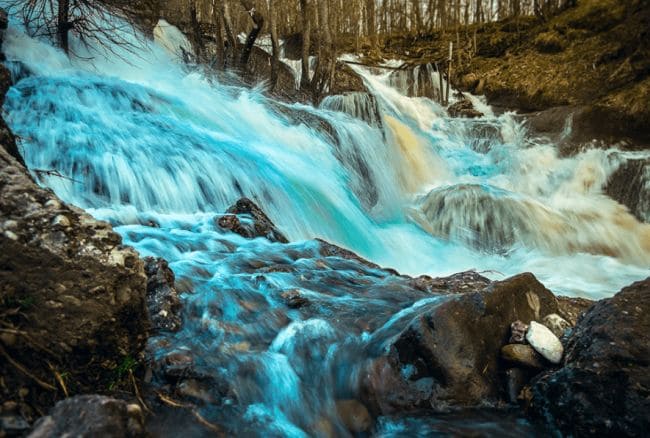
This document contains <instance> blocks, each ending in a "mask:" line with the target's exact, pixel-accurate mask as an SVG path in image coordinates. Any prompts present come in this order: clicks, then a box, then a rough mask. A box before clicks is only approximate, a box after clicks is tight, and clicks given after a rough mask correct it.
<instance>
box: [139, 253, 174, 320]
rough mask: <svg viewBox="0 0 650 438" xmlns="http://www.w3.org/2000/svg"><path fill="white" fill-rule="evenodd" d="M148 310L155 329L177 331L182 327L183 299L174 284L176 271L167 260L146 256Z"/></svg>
mask: <svg viewBox="0 0 650 438" xmlns="http://www.w3.org/2000/svg"><path fill="white" fill-rule="evenodd" d="M144 271H145V273H146V275H147V310H148V312H149V316H150V318H151V325H152V328H153V329H154V330H166V331H170V332H175V331H177V330H178V329H180V327H181V322H182V321H181V316H180V311H181V301H180V298H179V296H178V291H177V290H176V287H175V285H174V279H175V276H174V272H173V271H172V270H171V269H169V264H168V263H167V260H165V259H163V258H160V257H158V258H154V257H146V258H145V259H144Z"/></svg>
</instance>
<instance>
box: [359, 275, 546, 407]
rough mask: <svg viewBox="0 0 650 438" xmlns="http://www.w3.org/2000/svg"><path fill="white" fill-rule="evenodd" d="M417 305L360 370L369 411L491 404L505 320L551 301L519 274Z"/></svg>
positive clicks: (498, 381) (540, 312)
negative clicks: (379, 352)
mask: <svg viewBox="0 0 650 438" xmlns="http://www.w3.org/2000/svg"><path fill="white" fill-rule="evenodd" d="M422 309H423V310H422V312H420V313H418V314H417V315H416V316H415V317H414V318H413V319H412V321H411V323H410V324H409V325H408V326H407V327H406V329H404V330H403V331H402V332H401V333H399V334H398V335H397V336H395V337H394V339H393V340H392V341H391V342H390V345H389V347H388V352H387V353H386V354H384V355H383V356H381V357H379V358H378V359H377V360H376V361H374V362H373V363H372V364H371V365H370V366H369V368H368V370H367V373H366V379H365V382H364V392H365V394H366V402H367V403H366V404H367V405H368V406H372V407H373V408H374V410H375V411H378V412H380V413H384V414H387V413H391V412H400V411H413V410H419V409H430V410H445V409H447V408H448V407H451V406H454V407H470V406H477V405H485V404H496V403H497V402H498V401H499V400H501V399H502V397H503V395H504V394H503V393H502V392H503V388H504V387H505V384H504V381H503V378H502V377H501V371H503V370H502V367H501V365H500V361H499V357H500V351H501V347H502V346H503V345H504V344H506V343H507V341H508V338H509V336H510V323H511V322H512V321H515V320H521V321H525V322H527V323H528V322H530V321H531V320H535V319H540V318H541V317H542V316H544V315H546V314H548V313H556V312H557V303H556V300H555V296H554V295H553V294H552V293H551V292H550V291H549V290H547V289H546V288H545V287H544V286H543V285H542V284H541V283H540V282H539V281H537V279H536V278H535V277H534V276H533V275H532V274H520V275H517V276H515V277H511V278H509V279H507V280H504V281H500V282H494V283H492V284H490V285H489V286H488V287H487V288H485V289H484V290H482V291H480V292H471V293H465V294H459V295H452V296H443V297H441V298H440V300H439V301H438V302H437V303H434V304H432V305H429V306H423V307H422Z"/></svg>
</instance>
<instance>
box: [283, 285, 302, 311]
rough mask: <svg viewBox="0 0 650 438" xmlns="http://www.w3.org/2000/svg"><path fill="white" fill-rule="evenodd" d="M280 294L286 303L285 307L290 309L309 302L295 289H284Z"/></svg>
mask: <svg viewBox="0 0 650 438" xmlns="http://www.w3.org/2000/svg"><path fill="white" fill-rule="evenodd" d="M280 296H281V297H282V299H283V300H284V302H285V303H286V304H287V307H289V308H291V309H298V308H300V307H303V306H306V305H307V304H309V300H308V299H307V298H305V297H304V296H303V295H302V294H301V293H300V291H298V290H296V289H290V290H287V291H284V292H282V294H281V295H280Z"/></svg>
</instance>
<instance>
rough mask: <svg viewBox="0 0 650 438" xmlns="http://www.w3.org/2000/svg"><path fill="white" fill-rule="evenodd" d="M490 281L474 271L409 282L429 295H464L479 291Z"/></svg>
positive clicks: (417, 278) (414, 279) (421, 278)
mask: <svg viewBox="0 0 650 438" xmlns="http://www.w3.org/2000/svg"><path fill="white" fill-rule="evenodd" d="M491 282H492V281H491V280H490V279H489V278H487V277H483V276H482V275H481V274H479V273H478V272H476V271H465V272H458V273H456V274H452V275H450V276H448V277H437V278H431V277H429V276H428V275H420V276H419V277H416V278H413V279H411V281H410V282H409V283H410V285H411V286H413V287H414V288H416V289H418V290H421V291H426V292H430V293H447V294H449V293H454V294H455V293H464V292H471V291H475V290H481V289H483V288H484V287H486V286H487V285H489V284H490V283H491Z"/></svg>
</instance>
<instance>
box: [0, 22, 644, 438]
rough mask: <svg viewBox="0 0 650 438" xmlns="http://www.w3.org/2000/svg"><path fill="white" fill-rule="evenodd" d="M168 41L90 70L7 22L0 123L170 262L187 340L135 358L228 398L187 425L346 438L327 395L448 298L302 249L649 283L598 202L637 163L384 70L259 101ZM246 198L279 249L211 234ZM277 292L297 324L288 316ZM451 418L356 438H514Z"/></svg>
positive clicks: (77, 198)
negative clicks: (456, 101) (322, 430)
mask: <svg viewBox="0 0 650 438" xmlns="http://www.w3.org/2000/svg"><path fill="white" fill-rule="evenodd" d="M166 33H167V34H168V35H172V37H170V38H175V39H178V38H180V36H179V35H178V34H176V33H172V34H170V31H169V29H167V31H166ZM164 34H165V32H163V31H159V32H158V37H159V38H164ZM170 41H171V42H170V44H169V45H168V47H167V49H165V47H163V46H159V45H157V44H155V43H143V42H138V41H135V40H134V44H135V48H134V49H133V50H131V51H129V50H125V49H124V48H120V47H114V48H113V50H114V52H117V54H118V55H119V56H116V55H114V54H110V55H105V56H103V55H102V54H101V49H98V50H95V51H90V52H88V49H87V48H84V47H82V46H79V45H77V46H76V47H75V46H74V44H76V43H75V41H74V40H73V41H72V44H73V47H74V48H75V51H76V53H78V54H81V55H84V54H88V55H91V56H92V58H93V59H85V57H80V58H76V59H74V60H72V61H70V60H69V59H68V58H66V57H65V56H64V55H62V54H61V53H60V52H59V51H57V50H56V49H54V48H53V47H51V46H50V45H48V44H47V43H46V42H42V41H37V40H34V39H31V38H29V37H27V36H26V35H25V34H24V33H23V32H22V31H21V30H19V29H18V27H17V26H14V25H12V26H11V27H10V29H9V30H8V33H7V35H6V41H5V45H4V50H5V53H6V55H7V59H8V62H7V64H8V66H9V67H10V68H11V69H12V71H13V72H14V74H15V78H16V80H17V83H16V84H15V85H14V87H13V88H12V89H11V90H10V91H9V93H8V94H7V97H6V101H5V105H4V111H5V117H6V119H7V121H8V123H9V124H10V126H11V128H12V129H13V130H14V132H15V133H16V135H18V136H19V137H20V139H21V141H20V146H19V147H20V149H21V152H22V154H23V155H24V157H25V160H26V162H27V164H28V166H29V167H30V169H32V170H34V171H36V170H39V169H41V170H56V171H58V172H60V174H61V175H64V176H65V178H62V177H57V176H53V175H50V176H44V175H43V174H42V173H40V174H38V175H40V176H39V178H41V179H40V181H41V183H42V184H44V185H46V186H48V187H51V188H52V189H53V190H54V191H55V192H56V193H57V195H58V196H60V197H61V198H62V199H63V200H65V201H66V202H69V203H72V204H75V205H78V206H80V207H82V208H84V209H86V210H88V211H89V212H90V213H91V214H93V215H94V216H96V217H98V218H101V219H105V220H109V221H110V222H112V223H113V225H114V226H115V227H116V230H117V231H118V232H119V233H120V234H121V235H122V236H123V238H124V241H125V243H126V244H129V245H132V246H134V247H135V248H136V249H137V250H138V251H139V252H140V253H141V255H142V256H148V255H153V256H160V257H164V258H166V259H167V260H168V261H169V262H170V266H171V267H172V269H173V270H174V272H175V273H176V278H177V283H178V287H179V289H180V290H181V291H183V292H185V294H184V302H185V321H186V324H185V327H184V329H183V330H182V331H181V332H180V333H178V334H175V335H166V336H167V337H166V338H165V339H164V342H163V341H161V340H160V339H157V340H154V341H152V345H151V346H150V349H151V350H152V351H153V354H163V352H164V351H172V350H174V351H191V352H192V355H193V356H194V358H195V359H194V360H195V362H196V364H197V367H199V368H201V369H202V370H203V372H204V373H206V374H207V375H210V376H212V378H213V379H214V380H219V381H222V382H223V381H225V382H228V385H226V386H228V388H226V389H223V388H221V389H219V390H217V389H214V388H213V391H214V394H212V397H213V398H214V399H217V398H218V399H219V400H218V402H217V401H214V402H212V405H214V406H217V405H218V406H219V409H216V410H209V409H208V408H206V409H208V411H207V412H208V413H206V412H204V415H206V416H209V415H212V417H211V418H213V419H214V420H215V421H218V422H219V423H220V424H225V425H227V426H228V427H229V428H230V430H231V431H234V432H237V433H241V434H246V433H250V434H253V435H256V434H261V435H266V436H268V435H278V436H304V435H308V434H313V433H315V431H317V430H318V428H319V427H320V426H318V425H322V424H324V423H323V421H325V420H326V421H327V422H328V423H327V424H330V426H328V427H331V428H333V429H332V431H334V432H336V433H345V432H344V428H343V426H342V425H341V420H340V418H339V414H338V413H337V411H336V408H335V400H338V399H347V398H355V397H356V396H357V392H358V390H359V382H358V375H359V370H360V369H361V368H362V366H363V365H364V363H365V361H366V360H367V358H368V356H369V355H370V353H371V351H373V349H377V348H383V347H382V346H384V345H385V342H386V341H387V339H389V338H390V337H391V336H393V335H394V334H395V333H396V332H397V331H398V330H399V329H400V328H401V327H404V325H405V324H406V323H407V322H408V321H409V317H410V318H412V317H413V315H414V314H415V312H417V311H419V309H423V308H426V307H427V306H429V307H430V306H435V305H436V304H437V302H438V300H440V299H444V297H443V298H438V297H435V298H432V297H431V296H428V295H426V294H424V293H422V294H414V293H412V292H409V293H406V292H405V293H398V291H399V290H400V289H399V288H400V285H399V284H397V283H395V281H396V280H394V279H391V278H392V277H390V276H386V274H385V273H382V272H380V271H377V270H376V269H374V268H370V267H368V268H367V269H366V268H363V270H359V268H358V266H356V265H355V267H354V268H353V267H352V265H350V263H352V262H345V261H340V260H339V261H335V260H334V261H333V260H330V259H328V261H327V262H322V261H320V262H319V261H318V257H317V252H318V248H317V244H316V243H315V242H314V241H313V240H310V239H313V238H315V237H320V238H323V239H325V240H328V241H331V242H333V243H336V244H339V245H341V246H344V247H346V248H349V249H351V250H353V251H355V252H357V253H358V254H360V255H362V256H364V257H366V258H368V259H369V260H371V261H373V262H375V263H378V264H380V265H382V266H389V267H392V268H395V269H397V270H398V271H400V272H402V273H406V274H413V275H419V274H429V275H432V276H437V275H446V274H451V273H454V272H458V271H463V270H468V269H476V270H478V271H484V272H485V275H487V276H488V277H490V278H493V279H501V278H504V276H508V275H512V274H515V273H519V272H522V271H531V272H533V273H535V275H536V276H537V277H538V278H539V279H540V280H541V281H542V282H543V283H544V284H545V285H546V286H547V287H549V288H550V289H551V290H553V291H554V292H556V293H561V294H569V295H578V296H585V297H589V298H593V299H597V298H601V297H604V296H608V295H611V294H612V293H614V292H615V291H617V290H618V289H620V287H622V286H624V285H626V284H629V283H631V282H632V281H635V280H638V279H641V278H644V277H646V276H647V275H648V273H649V271H648V266H650V226H649V225H647V224H643V223H639V222H638V221H636V220H635V219H634V218H633V217H632V216H631V215H630V214H629V213H628V212H627V210H626V209H625V208H624V207H622V206H621V205H619V204H617V203H615V202H614V201H612V200H611V199H609V198H608V197H606V196H605V195H603V193H602V186H603V184H604V183H605V182H606V180H607V177H608V176H609V175H610V174H611V173H612V172H613V171H615V170H616V168H617V166H619V165H620V164H621V163H623V162H624V161H625V160H627V159H633V158H638V157H639V156H640V154H641V153H637V154H633V153H623V152H620V151H616V150H614V149H610V150H602V149H598V150H596V149H593V150H588V151H586V152H584V153H581V154H579V155H577V156H575V157H573V158H560V157H558V154H557V151H556V148H555V147H554V145H553V144H549V143H545V142H544V141H543V140H535V139H531V138H530V137H529V136H528V135H527V132H526V130H525V127H524V126H522V124H521V123H519V122H517V120H516V119H515V118H514V117H513V116H512V115H511V114H504V115H500V116H494V115H493V114H492V112H491V111H490V109H489V107H487V106H486V105H484V104H482V103H481V101H480V99H478V98H475V97H473V96H471V98H472V99H473V100H474V101H475V102H476V103H477V104H479V105H480V106H481V109H482V110H483V111H484V112H485V113H486V117H484V118H481V119H476V120H460V119H451V118H449V117H447V116H446V113H445V111H444V109H443V108H441V107H440V106H439V105H437V104H436V103H434V102H433V101H431V100H429V99H427V98H424V97H409V96H408V94H409V93H408V92H407V90H404V89H401V90H400V85H399V83H396V82H395V80H394V79H393V80H392V81H391V78H390V77H389V74H387V73H385V74H375V73H376V72H374V73H371V72H368V71H364V70H363V69H360V68H359V69H358V71H359V72H360V73H361V74H362V75H363V76H364V78H365V79H366V81H367V85H368V87H369V88H370V90H372V96H369V95H367V94H363V93H358V94H354V95H349V96H343V97H332V98H328V99H326V100H325V101H324V102H323V104H322V105H321V107H320V108H313V107H310V106H305V105H300V104H291V105H286V104H279V103H274V102H270V101H269V100H267V98H265V97H263V96H262V95H261V94H260V93H259V92H258V91H256V90H248V89H242V88H238V87H233V86H227V85H223V84H220V83H218V82H216V81H215V80H213V79H208V78H206V77H204V76H202V75H201V74H200V73H199V72H196V71H187V70H186V69H185V68H184V67H183V66H182V65H181V64H180V63H178V62H177V59H175V57H174V56H173V55H172V54H171V53H172V52H174V47H176V46H178V44H179V43H178V41H177V40H170ZM183 44H184V43H183ZM170 47H171V48H170ZM429 73H431V74H434V73H433V72H429ZM297 114H302V115H309V116H310V117H312V118H314V119H315V120H317V121H322V122H323V123H324V124H325V125H326V126H328V127H329V129H316V128H315V126H312V124H308V123H307V124H306V123H301V122H299V121H298V120H304V119H300V118H297V117H295V115H297ZM242 196H247V197H249V198H251V199H254V200H255V201H256V202H257V203H258V204H259V205H260V206H261V207H262V209H263V210H265V212H266V213H267V214H268V215H269V217H270V218H271V219H272V220H273V221H274V222H275V224H276V225H277V226H278V227H279V228H280V229H281V230H282V232H284V233H285V234H286V235H287V237H288V238H289V240H290V241H291V242H292V243H291V244H289V245H283V244H278V243H270V242H268V241H266V240H265V239H254V240H246V239H244V238H242V237H240V236H237V235H233V234H229V233H226V232H224V231H223V230H221V229H220V228H219V227H218V226H217V225H216V223H215V217H218V216H219V215H220V214H222V213H223V212H224V211H225V209H226V208H227V207H228V206H229V205H231V204H233V203H234V201H236V200H237V199H238V198H240V197H242ZM323 263H326V264H325V265H323ZM277 266H284V268H283V269H279V268H277ZM261 272H264V273H263V274H261ZM290 290H299V291H300V292H301V294H303V295H305V296H307V297H308V298H309V299H310V300H311V301H312V302H313V303H315V304H316V305H315V310H314V308H312V311H311V313H309V312H305V311H302V310H300V311H299V310H286V306H285V305H284V304H283V301H282V298H281V296H282V293H284V292H286V291H290ZM468 415H469V417H471V418H473V420H468V418H469V417H467V416H466V417H464V419H463V420H462V421H461V423H463V424H461V425H459V424H458V422H457V421H456V422H454V419H453V418H452V419H445V418H439V419H432V418H429V419H425V420H422V419H418V418H416V417H414V418H401V419H392V418H388V417H384V418H381V419H379V420H378V421H377V423H376V426H375V429H374V432H373V433H374V434H376V435H378V436H400V435H413V434H414V433H415V432H414V431H415V429H417V428H419V427H422V424H426V425H427V426H426V429H427V430H429V431H430V432H431V431H439V434H438V435H443V436H444V435H454V434H455V433H461V434H462V433H463V432H464V431H465V432H467V431H468V428H469V429H472V430H477V431H480V430H483V431H484V432H485V434H488V435H490V434H496V435H498V434H503V433H505V431H509V433H512V434H514V433H517V434H521V433H528V432H530V430H529V429H528V426H527V425H526V424H525V423H521V422H520V421H519V420H517V419H516V418H514V419H511V420H507V421H506V425H505V426H503V427H501V426H500V423H499V421H497V420H495V419H494V418H493V417H492V416H490V415H487V414H485V413H482V414H480V415H474V414H468ZM485 415H487V417H486V416H485ZM504 421H505V420H504ZM423 422H424V423H423ZM459 428H460V429H459ZM459 431H460V432H459ZM431 433H432V434H433V435H436V434H437V432H436V433H434V432H431ZM422 436H432V435H429V434H427V433H425V434H424V435H422Z"/></svg>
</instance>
